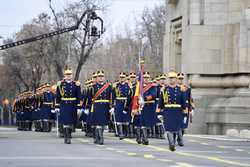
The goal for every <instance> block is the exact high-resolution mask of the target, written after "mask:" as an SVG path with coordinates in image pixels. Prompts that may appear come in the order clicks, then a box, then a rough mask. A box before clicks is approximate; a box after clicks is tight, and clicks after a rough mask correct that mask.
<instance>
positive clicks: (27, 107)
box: [23, 91, 33, 131]
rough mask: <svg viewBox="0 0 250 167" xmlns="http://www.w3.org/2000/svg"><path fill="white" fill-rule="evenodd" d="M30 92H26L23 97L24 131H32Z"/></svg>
mask: <svg viewBox="0 0 250 167" xmlns="http://www.w3.org/2000/svg"><path fill="white" fill-rule="evenodd" d="M31 95H32V92H30V91H28V92H27V93H26V94H25V97H24V104H23V105H24V111H23V112H24V130H25V131H31V130H32V110H33V109H32V98H31Z"/></svg>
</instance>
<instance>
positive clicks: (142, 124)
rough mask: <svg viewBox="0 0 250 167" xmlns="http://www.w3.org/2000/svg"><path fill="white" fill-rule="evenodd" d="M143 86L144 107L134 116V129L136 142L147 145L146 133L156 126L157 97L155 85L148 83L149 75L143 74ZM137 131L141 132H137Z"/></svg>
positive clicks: (147, 73)
mask: <svg viewBox="0 0 250 167" xmlns="http://www.w3.org/2000/svg"><path fill="white" fill-rule="evenodd" d="M143 77H144V85H143V99H144V105H143V108H142V111H141V112H140V113H139V114H138V115H137V116H135V118H134V123H135V127H136V135H137V137H136V141H137V143H138V144H140V143H142V144H144V145H148V144H149V141H148V132H147V130H148V129H149V128H151V127H153V126H155V124H156V119H157V115H156V112H155V110H156V108H155V107H156V106H155V99H156V96H157V89H156V85H155V84H153V83H150V74H149V72H145V73H144V75H143ZM139 129H140V130H141V131H139Z"/></svg>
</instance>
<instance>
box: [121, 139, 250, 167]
mask: <svg viewBox="0 0 250 167" xmlns="http://www.w3.org/2000/svg"><path fill="white" fill-rule="evenodd" d="M123 141H125V142H128V143H132V144H136V145H137V143H136V142H135V141H133V140H130V139H124V140H123ZM145 147H149V148H152V149H155V150H158V151H162V152H171V151H169V150H168V149H165V148H162V147H157V146H153V145H148V146H145ZM173 153H175V154H177V155H182V156H187V157H194V158H198V159H207V160H211V161H216V162H221V163H225V164H230V165H238V166H246V167H250V164H245V163H240V162H236V161H229V160H224V159H221V158H218V157H212V156H205V155H196V154H191V153H185V152H178V151H176V152H173Z"/></svg>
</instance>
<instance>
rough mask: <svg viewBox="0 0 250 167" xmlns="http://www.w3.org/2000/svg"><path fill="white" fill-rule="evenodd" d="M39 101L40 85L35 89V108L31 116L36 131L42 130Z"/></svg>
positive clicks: (40, 96) (40, 98) (40, 99)
mask: <svg viewBox="0 0 250 167" xmlns="http://www.w3.org/2000/svg"><path fill="white" fill-rule="evenodd" d="M41 102H42V87H39V88H37V89H36V95H35V102H34V103H35V108H34V112H33V113H32V118H33V122H34V127H35V131H36V132H41V131H42V120H41V109H40V106H41Z"/></svg>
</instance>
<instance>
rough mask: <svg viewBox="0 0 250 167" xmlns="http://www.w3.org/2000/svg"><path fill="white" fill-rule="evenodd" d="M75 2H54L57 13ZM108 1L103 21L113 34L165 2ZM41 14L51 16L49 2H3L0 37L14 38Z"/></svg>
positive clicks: (0, 7)
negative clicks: (23, 25)
mask: <svg viewBox="0 0 250 167" xmlns="http://www.w3.org/2000/svg"><path fill="white" fill-rule="evenodd" d="M75 1H78V0H52V2H54V5H55V9H56V11H60V10H62V9H63V8H64V7H65V6H66V4H68V3H70V2H75ZM107 1H109V4H111V6H110V8H109V9H110V10H109V11H108V13H107V17H105V18H103V19H104V21H106V23H109V24H110V25H111V29H110V27H109V29H110V30H112V32H113V33H116V32H118V31H122V29H124V23H127V24H130V25H131V27H133V26H134V23H135V21H134V20H135V19H134V18H135V17H136V16H138V15H140V14H141V13H142V11H143V9H144V8H145V7H147V8H153V7H154V6H155V5H160V4H163V3H164V2H165V0H107ZM41 12H47V13H49V14H51V13H50V10H49V7H48V0H2V1H1V5H0V36H2V37H4V38H7V37H12V36H13V34H14V33H15V32H17V31H18V30H19V29H20V27H21V26H22V24H24V23H27V22H29V21H31V19H32V18H34V17H36V16H37V15H38V14H39V13H41ZM120 27H122V29H121V28H120ZM106 29H107V28H106ZM0 43H1V42H0Z"/></svg>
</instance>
